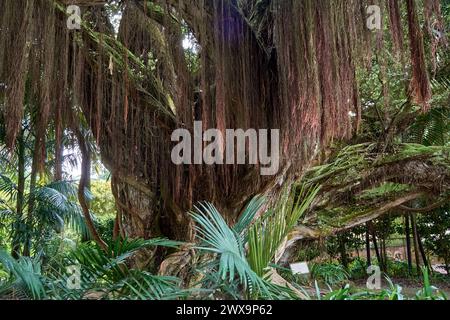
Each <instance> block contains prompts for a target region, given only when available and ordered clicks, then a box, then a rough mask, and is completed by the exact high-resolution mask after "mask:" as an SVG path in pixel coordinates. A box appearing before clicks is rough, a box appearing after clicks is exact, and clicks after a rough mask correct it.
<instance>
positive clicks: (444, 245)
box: [418, 205, 450, 271]
mask: <svg viewBox="0 0 450 320" xmlns="http://www.w3.org/2000/svg"><path fill="white" fill-rule="evenodd" d="M418 229H419V232H420V235H421V236H422V238H423V240H424V247H425V248H426V250H427V251H429V252H430V253H432V254H433V255H435V256H436V257H439V258H441V259H442V260H443V261H444V265H445V267H446V269H447V270H449V271H450V234H449V232H448V231H449V230H450V206H449V205H446V206H443V207H441V208H438V209H437V210H435V211H434V212H431V213H428V214H425V215H422V216H421V217H420V218H419V219H418Z"/></svg>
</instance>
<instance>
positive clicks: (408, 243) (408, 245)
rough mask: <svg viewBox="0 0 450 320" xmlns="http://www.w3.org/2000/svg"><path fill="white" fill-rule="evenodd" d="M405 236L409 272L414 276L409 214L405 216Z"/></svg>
mask: <svg viewBox="0 0 450 320" xmlns="http://www.w3.org/2000/svg"><path fill="white" fill-rule="evenodd" d="M405 236H406V256H407V259H408V271H409V274H410V275H411V274H412V271H413V265H412V252H411V224H410V215H409V214H407V215H406V216H405Z"/></svg>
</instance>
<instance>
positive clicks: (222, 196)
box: [0, 0, 440, 242]
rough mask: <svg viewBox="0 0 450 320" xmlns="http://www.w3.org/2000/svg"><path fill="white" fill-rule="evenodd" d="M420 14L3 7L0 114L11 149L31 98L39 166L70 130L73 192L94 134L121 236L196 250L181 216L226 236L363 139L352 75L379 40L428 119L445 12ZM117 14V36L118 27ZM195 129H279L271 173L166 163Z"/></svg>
mask: <svg viewBox="0 0 450 320" xmlns="http://www.w3.org/2000/svg"><path fill="white" fill-rule="evenodd" d="M417 3H418V1H415V0H405V1H400V0H398V1H397V0H388V1H381V0H376V1H366V0H348V1H342V0H262V1H261V0H217V1H216V0H214V1H212V0H184V1H179V0H176V1H175V0H153V1H140V0H122V1H94V0H86V1H84V0H74V1H69V0H65V1H57V0H41V1H35V0H23V1H15V0H0V19H1V20H0V94H1V95H0V99H1V100H0V102H1V105H2V114H3V117H4V121H5V126H6V132H7V137H8V146H9V147H11V148H12V147H13V146H14V144H15V141H16V140H17V135H18V133H19V128H20V121H21V118H22V113H23V111H22V110H23V104H24V101H25V99H24V95H25V92H27V95H29V97H28V100H27V101H33V102H35V103H37V104H38V105H39V106H40V107H39V108H40V111H39V112H38V114H37V115H36V121H35V126H36V132H37V133H38V137H39V139H40V140H39V141H38V142H37V149H36V153H37V155H36V158H37V159H39V157H40V158H43V154H42V153H43V150H44V148H43V147H42V146H43V145H44V144H45V135H46V129H47V127H48V125H49V124H50V123H52V122H53V123H55V127H56V128H57V129H56V130H58V132H59V134H57V137H59V139H60V137H61V132H62V130H64V128H68V129H70V130H72V131H73V132H74V133H75V134H76V135H77V137H78V139H79V143H80V149H81V151H82V152H83V154H84V157H83V162H84V165H83V178H82V180H81V187H80V188H81V189H82V188H83V187H84V184H85V183H86V181H87V180H88V179H87V175H88V174H89V160H90V157H89V152H90V151H89V149H88V148H87V147H86V145H87V139H89V138H90V137H89V136H88V135H86V134H84V133H83V132H87V131H86V130H85V129H88V128H89V129H90V130H91V132H92V133H93V139H95V140H96V142H97V144H98V146H99V149H100V152H101V155H102V160H103V162H104V163H105V164H106V165H107V167H108V168H109V169H110V171H111V172H112V176H113V193H114V195H115V198H116V202H117V205H118V207H119V212H120V213H119V214H118V217H117V222H116V233H117V234H116V235H119V234H123V235H127V236H130V237H144V238H149V237H153V236H158V235H165V236H168V237H171V238H175V239H183V240H191V239H193V230H194V229H193V223H192V220H191V219H190V217H189V215H188V214H187V213H186V211H187V210H188V209H190V208H191V207H192V205H193V204H195V203H196V202H197V201H203V200H207V201H210V202H212V203H214V204H215V205H216V206H217V207H218V209H219V210H220V211H221V213H222V214H223V215H224V216H225V217H226V218H227V220H229V221H230V223H233V222H234V221H236V219H237V218H238V217H239V215H240V213H241V212H242V210H243V208H244V207H245V205H246V204H247V203H248V201H249V199H251V198H252V197H253V196H255V195H257V194H265V195H267V196H269V197H275V196H276V195H277V194H279V192H280V190H281V188H282V186H289V185H291V184H292V183H293V182H294V181H295V180H296V179H298V178H299V177H300V176H302V175H303V174H304V172H305V170H306V169H307V168H308V167H310V165H311V163H312V161H313V159H314V158H315V157H316V156H317V155H318V153H319V152H320V151H321V150H322V149H323V148H324V147H325V146H327V145H329V144H330V142H332V141H336V140H338V139H345V138H349V137H351V136H352V134H353V133H354V132H356V131H357V130H358V128H359V122H360V118H361V107H360V99H359V94H358V83H357V79H356V70H357V67H358V66H361V65H365V64H367V63H370V61H371V54H372V53H373V52H377V50H380V48H382V47H383V46H384V43H385V41H386V39H389V41H391V42H392V43H393V44H394V46H393V48H394V49H395V50H397V52H398V53H401V52H404V51H405V50H406V49H407V48H409V49H408V50H409V51H410V54H408V56H409V58H408V59H405V60H408V61H410V64H408V65H410V67H409V68H408V70H407V72H408V75H409V79H410V85H409V91H408V94H409V98H410V99H409V101H410V102H411V103H412V104H416V105H419V106H421V107H423V108H424V109H426V108H428V106H429V100H430V97H431V92H430V91H431V90H430V85H429V76H428V74H427V66H426V57H425V55H426V54H425V49H424V39H423V33H422V30H421V28H420V17H421V16H422V13H424V14H423V16H424V19H425V22H426V26H433V28H439V26H440V18H439V16H440V5H439V1H437V0H430V1H425V2H424V3H425V4H424V5H420V6H419V5H418V4H417ZM68 4H77V5H79V6H81V8H82V14H83V20H82V23H81V28H80V29H79V30H70V29H68V28H67V20H68V19H70V18H71V17H68V16H67V15H66V5H68ZM373 4H375V5H379V7H380V8H381V9H382V11H381V14H382V17H383V16H384V15H386V17H387V18H386V19H382V22H383V25H382V28H381V30H375V31H373V32H372V31H370V30H369V29H368V28H367V27H368V25H367V21H368V19H371V18H374V17H373V16H370V14H369V15H368V14H367V8H368V7H369V6H370V5H373ZM116 6H119V8H120V10H119V11H120V13H121V20H120V26H119V27H118V30H117V34H116V31H115V28H114V27H115V26H114V25H113V24H112V23H111V21H112V18H113V16H114V15H115V14H117V13H113V11H114V10H113V9H114V8H115V7H116ZM403 10H405V12H406V15H403V14H402V11H403ZM375 14H376V11H375ZM375 18H376V17H375ZM385 23H387V25H384V24H385ZM404 25H407V26H408V29H407V33H408V39H409V41H408V42H407V44H406V42H405V41H404V39H405V38H406V36H405V35H406V30H405V31H404V28H403V26H404ZM430 28H431V27H430ZM386 30H390V32H386ZM187 36H188V37H189V38H190V39H191V41H192V42H193V43H194V44H195V50H193V52H191V54H189V55H188V54H187V53H186V50H185V49H184V48H183V45H182V44H183V40H184V39H185V38H186V37H187ZM433 39H434V38H433ZM436 41H437V40H436ZM436 41H435V40H433V45H436ZM353 115H356V116H353ZM194 121H202V122H203V129H204V130H206V129H209V128H218V129H219V130H221V131H222V132H225V130H226V129H244V130H246V129H249V128H254V129H280V134H281V136H280V145H281V153H280V158H281V159H280V170H279V172H278V173H277V174H276V175H274V176H261V174H260V168H259V166H252V165H214V166H207V165H180V166H177V165H175V164H173V163H172V161H171V156H170V155H171V149H172V147H173V146H174V144H173V143H172V142H171V134H172V132H173V131H174V130H175V129H178V128H186V129H188V130H190V131H191V132H193V128H194ZM273 147H274V146H273ZM57 154H58V152H57ZM373 174H374V175H376V172H374V173H373ZM82 193H83V192H80V199H81V202H82V203H81V204H82V206H83V208H84V209H85V212H87V211H88V206H87V204H86V203H85V201H83V199H82V198H83V196H82ZM402 203H403V202H401V204H402ZM366 220H367V219H365V218H364V219H359V220H357V221H358V222H362V223H363V222H365V221H366ZM97 241H98V242H101V239H97Z"/></svg>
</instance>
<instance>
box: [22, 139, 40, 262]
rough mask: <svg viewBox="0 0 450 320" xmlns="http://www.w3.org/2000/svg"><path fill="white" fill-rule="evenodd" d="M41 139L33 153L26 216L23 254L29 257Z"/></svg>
mask: <svg viewBox="0 0 450 320" xmlns="http://www.w3.org/2000/svg"><path fill="white" fill-rule="evenodd" d="M39 146H40V144H39V139H36V141H35V143H34V154H33V163H32V164H31V175H30V195H29V200H28V212H27V217H26V225H27V227H26V228H27V230H26V233H25V243H24V246H23V255H24V256H25V257H29V256H30V254H31V241H32V239H31V232H32V228H33V211H34V205H35V198H34V192H35V190H36V184H37V176H38V167H39V161H40V159H39V152H38V151H37V149H38V148H39Z"/></svg>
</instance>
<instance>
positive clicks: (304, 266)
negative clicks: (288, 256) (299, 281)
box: [291, 262, 309, 274]
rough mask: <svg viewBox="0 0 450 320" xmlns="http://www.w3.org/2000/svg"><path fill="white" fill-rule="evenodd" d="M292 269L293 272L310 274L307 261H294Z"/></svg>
mask: <svg viewBox="0 0 450 320" xmlns="http://www.w3.org/2000/svg"><path fill="white" fill-rule="evenodd" d="M291 270H292V273H293V274H309V268H308V263H307V262H299V263H293V264H291Z"/></svg>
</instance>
